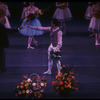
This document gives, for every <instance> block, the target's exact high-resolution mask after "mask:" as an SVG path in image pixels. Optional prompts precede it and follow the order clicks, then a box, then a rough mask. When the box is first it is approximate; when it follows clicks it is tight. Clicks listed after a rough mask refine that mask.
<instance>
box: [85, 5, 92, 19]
mask: <svg viewBox="0 0 100 100" xmlns="http://www.w3.org/2000/svg"><path fill="white" fill-rule="evenodd" d="M85 18H86V19H89V20H90V19H91V18H92V16H91V6H88V8H87V9H86V12H85Z"/></svg>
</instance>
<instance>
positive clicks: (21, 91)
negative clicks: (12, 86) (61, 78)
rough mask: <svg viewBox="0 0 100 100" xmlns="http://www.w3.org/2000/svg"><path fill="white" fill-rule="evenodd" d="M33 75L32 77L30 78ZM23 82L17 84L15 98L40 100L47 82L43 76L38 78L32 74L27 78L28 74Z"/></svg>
mask: <svg viewBox="0 0 100 100" xmlns="http://www.w3.org/2000/svg"><path fill="white" fill-rule="evenodd" d="M33 75H34V77H32V76H33ZM24 78H25V79H24V80H23V81H22V82H21V83H20V84H17V89H16V91H15V96H21V97H27V98H41V97H42V94H43V93H44V92H45V91H44V88H43V87H46V85H47V82H46V78H45V76H43V77H42V78H41V79H40V77H39V76H38V75H37V74H35V73H32V74H31V75H30V76H29V77H28V74H27V75H24Z"/></svg>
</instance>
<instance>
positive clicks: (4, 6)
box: [0, 2, 11, 28]
mask: <svg viewBox="0 0 100 100" xmlns="http://www.w3.org/2000/svg"><path fill="white" fill-rule="evenodd" d="M0 9H2V10H3V11H4V13H5V19H6V23H5V27H6V28H11V25H10V22H9V20H8V17H10V16H11V14H10V12H9V9H8V6H7V4H6V3H5V2H0Z"/></svg>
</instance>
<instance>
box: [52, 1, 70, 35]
mask: <svg viewBox="0 0 100 100" xmlns="http://www.w3.org/2000/svg"><path fill="white" fill-rule="evenodd" d="M68 6H69V3H68V2H56V7H57V9H56V10H55V12H54V15H53V18H56V19H58V20H59V22H60V25H61V29H62V31H63V34H66V22H67V21H69V20H71V19H72V14H71V11H70V9H69V7H68Z"/></svg>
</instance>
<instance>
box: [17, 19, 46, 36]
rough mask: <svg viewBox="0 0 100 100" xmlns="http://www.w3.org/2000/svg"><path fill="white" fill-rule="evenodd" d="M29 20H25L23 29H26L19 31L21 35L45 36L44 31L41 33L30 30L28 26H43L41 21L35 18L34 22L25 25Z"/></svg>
mask: <svg viewBox="0 0 100 100" xmlns="http://www.w3.org/2000/svg"><path fill="white" fill-rule="evenodd" d="M26 20H27V18H25V19H24V20H23V22H22V25H21V26H22V27H26V28H24V29H21V30H19V33H20V34H22V35H24V36H39V35H43V34H44V31H41V30H35V29H32V28H28V27H27V26H28V25H31V26H40V27H41V26H42V25H41V23H40V21H39V20H38V19H37V18H35V19H34V20H32V21H31V22H30V21H27V23H26V24H25V22H26Z"/></svg>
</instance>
